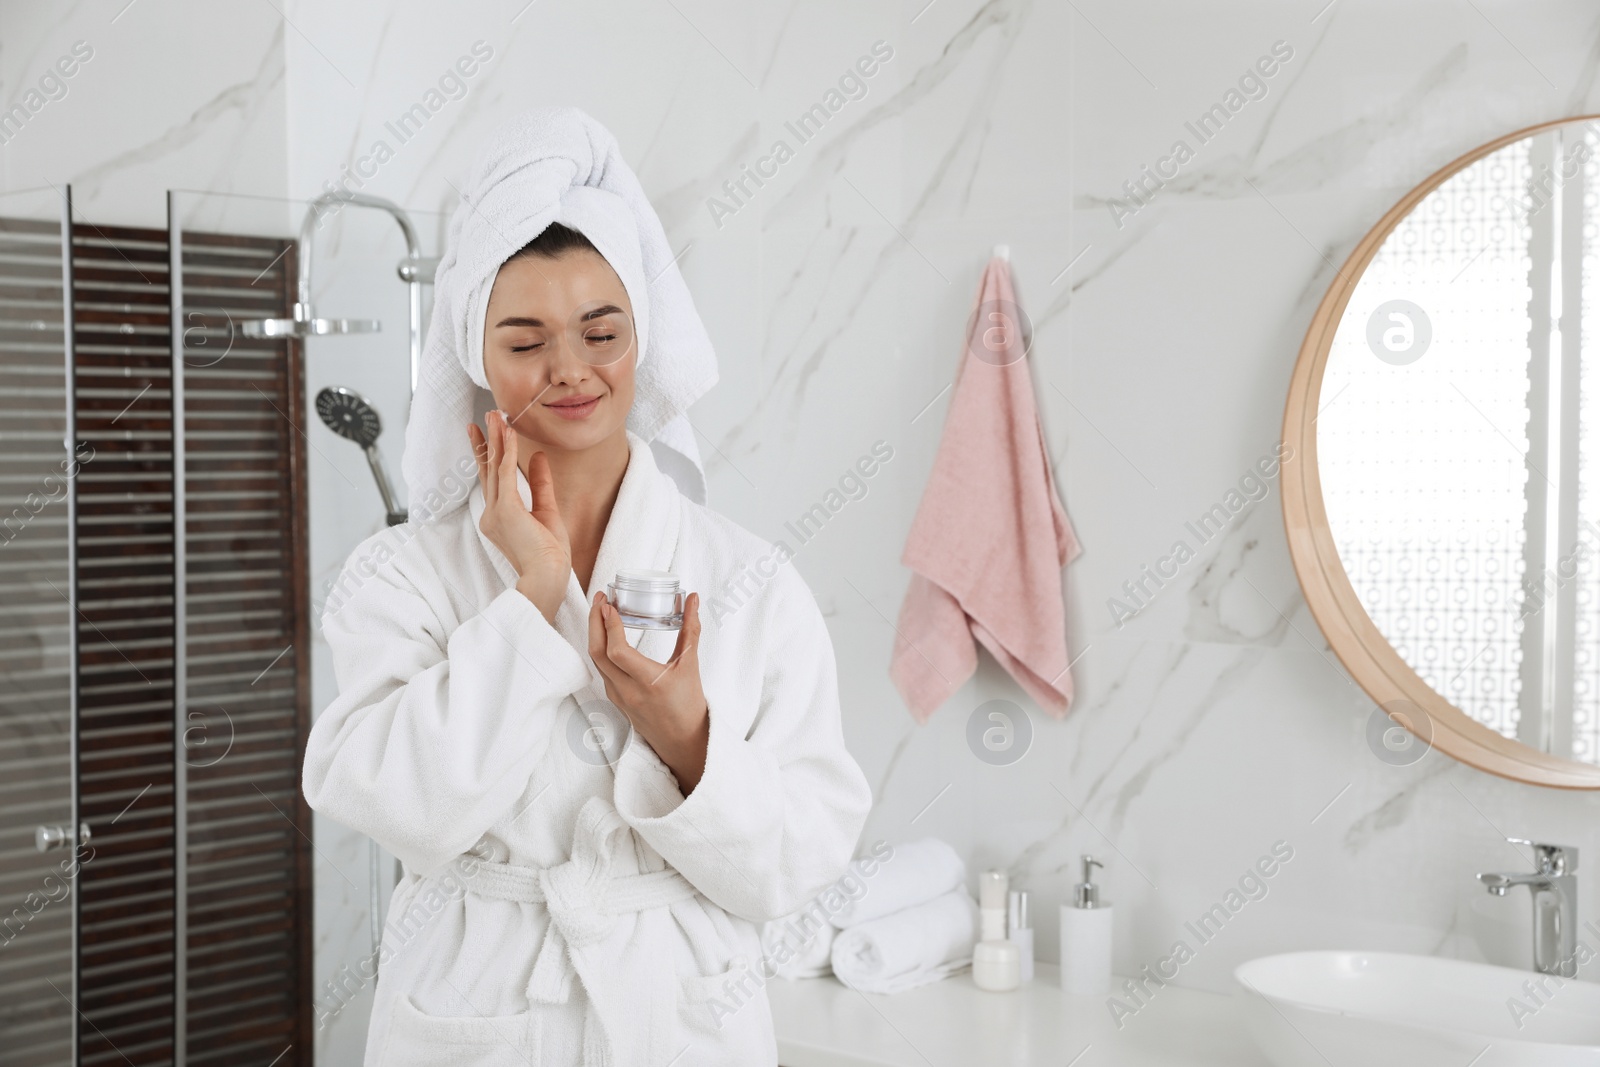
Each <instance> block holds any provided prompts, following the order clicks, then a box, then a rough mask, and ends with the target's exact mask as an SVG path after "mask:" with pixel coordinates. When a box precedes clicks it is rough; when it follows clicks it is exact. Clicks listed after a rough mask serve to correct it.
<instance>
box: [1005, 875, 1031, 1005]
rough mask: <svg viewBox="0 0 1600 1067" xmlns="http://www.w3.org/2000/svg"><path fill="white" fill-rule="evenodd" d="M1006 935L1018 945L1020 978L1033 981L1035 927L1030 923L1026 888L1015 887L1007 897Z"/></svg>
mask: <svg viewBox="0 0 1600 1067" xmlns="http://www.w3.org/2000/svg"><path fill="white" fill-rule="evenodd" d="M1006 937H1007V938H1008V939H1009V940H1011V941H1013V942H1015V943H1016V946H1017V954H1018V956H1019V957H1020V958H1019V959H1018V961H1017V978H1018V980H1020V981H1023V982H1031V981H1033V927H1032V926H1031V925H1029V919H1028V891H1027V890H1026V889H1013V890H1012V891H1011V894H1010V895H1009V896H1008V897H1007V898H1006Z"/></svg>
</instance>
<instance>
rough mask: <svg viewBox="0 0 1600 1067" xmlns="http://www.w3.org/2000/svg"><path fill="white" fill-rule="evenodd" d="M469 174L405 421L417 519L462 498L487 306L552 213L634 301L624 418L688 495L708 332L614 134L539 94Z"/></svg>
mask: <svg viewBox="0 0 1600 1067" xmlns="http://www.w3.org/2000/svg"><path fill="white" fill-rule="evenodd" d="M487 146H488V147H487V149H486V150H485V152H484V153H483V155H481V156H480V157H479V158H478V160H477V162H476V163H474V164H473V166H472V168H471V170H469V171H468V172H467V175H466V178H465V181H464V183H463V185H462V188H461V202H460V203H459V204H458V205H457V206H456V210H455V213H454V214H453V215H451V217H450V229H449V235H448V237H447V239H446V243H445V249H444V255H443V256H441V257H440V259H439V267H438V270H437V271H436V272H435V274H434V282H433V318H432V321H431V322H430V323H429V326H428V339H427V345H426V347H425V349H424V351H423V355H422V367H421V370H420V381H419V382H418V383H417V390H416V393H415V394H414V395H413V396H412V398H411V414H410V417H409V418H408V419H407V422H406V447H405V455H404V457H403V459H402V461H401V470H402V472H403V473H404V475H405V481H406V489H407V493H408V507H409V514H410V518H411V521H413V522H419V521H427V522H437V521H439V520H441V519H442V518H443V517H444V516H445V515H446V514H448V513H449V512H451V511H453V510H454V509H455V508H457V507H461V506H464V505H465V502H466V501H465V495H462V494H450V495H446V492H445V491H446V490H447V489H448V488H449V487H450V486H451V485H454V484H456V483H457V482H458V481H459V480H460V479H461V478H462V477H463V474H462V472H465V474H464V477H465V478H466V480H467V481H468V483H469V484H470V482H471V481H472V478H473V473H472V472H473V470H474V468H475V467H476V465H477V460H476V459H475V458H474V457H473V455H472V446H471V444H470V442H469V441H468V439H467V423H469V422H477V423H479V424H480V425H481V424H482V422H483V416H484V413H485V412H487V411H488V410H489V409H491V408H493V407H494V406H495V405H494V396H493V394H492V393H491V391H490V390H489V380H488V374H487V372H486V371H485V369H484V363H483V333H484V315H485V313H486V312H487V311H488V305H489V294H490V292H491V291H492V290H493V288H494V281H495V278H496V276H497V275H498V274H499V272H500V267H501V265H502V264H503V263H505V261H506V260H507V259H508V258H509V257H510V256H512V255H515V254H516V253H517V251H518V250H520V249H521V248H522V247H523V246H524V245H526V244H527V243H528V242H529V241H531V240H533V239H534V238H535V237H537V236H538V235H539V234H541V233H543V232H544V230H545V228H546V227H548V226H549V225H550V224H551V223H552V222H559V223H561V224H562V225H564V226H567V227H570V228H571V229H574V230H577V231H578V232H579V233H581V234H583V235H584V236H585V237H587V238H588V239H589V241H590V243H591V244H593V245H594V246H595V248H596V249H598V250H599V252H600V254H601V255H602V256H603V257H604V258H605V260H606V262H607V263H609V264H610V265H611V268H612V270H614V271H615V272H616V274H617V277H618V279H619V280H620V281H621V282H622V287H623V289H624V290H625V291H626V292H627V294H628V300H629V302H630V303H631V304H632V305H633V318H634V325H635V329H636V331H637V335H638V345H639V350H638V353H637V354H636V364H635V368H634V397H633V406H632V407H631V408H629V409H628V416H627V428H628V429H629V430H632V431H633V432H634V433H636V434H638V435H639V436H640V437H643V438H644V439H645V440H646V441H649V442H650V450H651V452H652V453H653V454H654V458H655V461H656V466H657V467H658V468H659V469H660V470H662V471H663V472H665V473H666V474H667V475H668V476H670V477H671V478H672V480H673V482H674V483H676V484H677V486H678V488H679V490H680V491H682V492H683V493H684V495H686V496H688V497H689V499H691V500H693V501H695V502H696V503H700V504H703V503H705V500H706V492H705V489H706V486H705V470H704V466H703V464H702V462H701V460H700V453H699V450H698V446H697V445H696V444H695V439H694V431H693V428H692V427H691V426H690V425H689V420H688V415H687V414H686V413H687V412H688V410H689V406H690V405H691V404H693V403H694V402H695V401H696V400H698V399H700V397H702V396H704V395H705V393H706V392H707V390H709V389H710V388H711V387H712V386H713V385H714V384H716V381H717V358H716V353H715V351H714V350H713V348H712V346H711V338H710V336H709V335H708V334H707V333H706V329H705V325H704V324H703V323H702V322H701V321H700V315H699V313H698V312H697V311H696V310H695V306H694V301H693V299H691V297H690V295H689V287H688V286H687V285H686V284H685V283H684V280H683V275H682V273H681V272H680V271H679V270H678V265H677V259H678V255H680V254H681V253H677V254H675V253H674V252H673V250H672V246H671V245H670V244H668V243H667V235H666V231H665V230H664V229H663V228H662V225H661V219H660V218H659V217H658V216H657V215H656V212H655V209H654V208H653V207H652V206H651V205H650V201H649V199H648V198H647V197H646V196H645V192H644V188H643V186H641V185H640V184H639V179H638V177H637V176H636V175H635V174H634V173H633V171H632V169H630V168H629V166H628V163H627V161H626V160H624V159H623V158H622V150H621V148H620V147H619V146H618V144H617V139H616V138H615V137H614V136H612V134H611V132H610V131H609V130H607V129H606V128H605V127H604V126H602V125H601V124H600V123H599V122H597V121H595V120H594V119H593V118H592V117H591V116H590V115H589V114H588V113H587V112H585V111H583V110H581V109H580V108H576V107H570V106H557V105H547V106H544V107H537V108H534V109H533V110H531V111H529V112H527V113H526V114H522V115H516V116H513V117H512V118H510V119H507V120H506V121H505V122H503V123H502V124H501V125H500V126H499V127H497V128H496V129H495V131H494V132H493V133H492V134H491V135H490V136H489V137H488V139H487Z"/></svg>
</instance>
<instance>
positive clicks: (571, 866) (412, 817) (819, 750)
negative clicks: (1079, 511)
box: [303, 108, 871, 1067]
mask: <svg viewBox="0 0 1600 1067" xmlns="http://www.w3.org/2000/svg"><path fill="white" fill-rule="evenodd" d="M491 146H492V147H491V149H490V151H489V153H488V154H487V155H486V156H485V158H484V159H483V160H482V161H481V162H480V163H479V165H478V166H477V168H475V170H474V171H473V174H472V176H471V178H470V179H469V180H468V182H467V187H466V188H465V189H464V190H463V193H462V201H463V202H462V206H461V207H460V208H459V209H458V210H457V212H456V215H455V217H454V218H453V219H452V222H451V230H450V236H449V246H448V248H447V250H446V254H445V256H444V257H443V259H442V261H441V263H440V267H439V273H438V278H437V280H436V297H435V307H434V321H433V323H432V326H431V327H430V337H429V349H428V357H429V358H428V363H427V368H426V371H425V373H424V376H423V378H424V380H423V382H422V383H421V385H419V388H418V391H417V395H416V397H415V398H414V400H413V408H412V415H411V422H410V424H409V425H408V428H407V438H406V463H405V469H406V474H407V481H408V484H409V488H410V491H411V501H412V512H411V519H412V521H411V522H409V523H406V524H405V525H403V526H399V527H394V528H391V529H387V530H384V531H382V532H380V533H378V534H375V535H374V536H373V537H371V538H368V539H367V540H366V541H365V542H363V543H362V545H360V546H358V547H357V549H356V550H355V552H354V553H352V554H351V557H350V560H349V561H348V562H347V563H346V567H345V574H344V575H343V576H342V578H341V586H347V587H350V588H351V589H352V590H353V591H351V592H349V595H348V596H347V597H346V598H345V599H344V600H342V601H341V603H340V604H339V606H338V607H337V609H336V610H331V611H325V612H324V615H323V619H322V627H323V632H324V635H325V636H326V638H327V640H328V644H329V646H330V648H331V649H332V654H333V663H334V671H335V675H336V677H337V680H338V685H339V695H338V698H337V699H336V700H335V701H334V702H333V703H332V704H331V705H329V707H328V708H327V709H326V710H325V711H324V712H323V713H322V714H321V716H320V717H319V718H318V719H317V721H316V724H315V725H314V727H313V729H312V732H311V736H310V738H309V740H308V743H307V747H306V760H305V771H304V782H303V785H304V789H305V794H306V798H307V800H308V802H309V803H310V805H311V807H312V808H314V809H316V810H317V811H320V812H322V813H323V814H325V815H328V816H330V817H332V818H334V819H337V820H339V821H340V822H343V823H345V824H346V825H348V826H351V827H354V828H355V829H357V830H360V831H362V832H363V833H366V834H368V835H370V836H371V837H373V838H374V839H375V840H376V841H378V842H379V843H380V844H382V845H383V846H384V847H385V848H387V849H389V851H391V852H392V853H394V854H395V855H396V856H397V857H399V859H400V860H401V862H402V864H403V868H404V877H403V878H402V880H401V882H400V884H399V885H398V886H397V887H396V889H395V892H394V896H393V898H392V901H391V905H390V918H389V921H388V923H387V924H386V927H385V931H384V939H383V948H382V952H381V954H380V957H379V962H380V970H379V978H378V984H377V991H376V997H375V1000H374V1004H373V1014H372V1022H371V1026H370V1030H369V1033H368V1040H367V1053H366V1060H365V1062H366V1063H367V1064H384V1065H386V1067H392V1065H408V1064H418V1065H421V1064H430V1065H432V1064H442V1063H450V1064H485V1065H500V1064H507V1065H510V1064H541V1065H557V1064H583V1065H585V1067H589V1065H595V1064H614V1065H633V1064H640V1065H644V1064H653V1065H660V1067H665V1065H666V1064H669V1063H677V1064H680V1065H688V1064H696V1065H702V1064H730V1065H731V1064H740V1065H750V1064H775V1063H776V1059H777V1051H776V1042H775V1040H774V1036H773V1032H772V1022H771V1016H770V1012H769V1010H768V1006H767V1002H766V996H765V992H764V988H763V986H764V982H765V980H766V979H767V978H769V977H770V976H771V974H772V970H773V967H774V966H775V964H776V963H778V962H782V961H781V960H777V959H774V960H772V961H763V960H762V959H761V953H760V939H759V932H758V927H759V924H760V923H762V922H764V921H766V920H769V919H775V918H779V917H782V916H785V915H788V914H790V913H792V912H794V911H796V910H797V909H799V908H800V907H801V906H803V905H804V904H805V903H806V901H807V900H808V899H809V898H811V897H812V896H814V895H815V894H816V893H818V892H819V891H821V890H822V889H824V888H826V887H827V886H828V885H829V884H830V883H831V882H833V881H834V880H835V879H837V878H838V877H839V876H840V875H841V874H842V873H843V872H844V870H845V867H846V865H847V864H848V862H849V859H850V856H851V854H852V852H853V851H854V848H855V844H856V840H857V837H858V835H859V833H860V831H861V827H862V825H863V823H864V821H865V818H866V813H867V809H868V807H869V806H870V803H871V793H870V789H869V788H868V786H867V783H866V780H865V778H864V777H863V775H862V773H861V770H860V768H859V767H858V766H857V765H856V763H855V762H854V760H852V759H851V757H850V755H849V753H848V752H847V751H846V750H845V747H844V743H843V737H842V733H841V729H840V723H839V706H838V692H837V683H836V674H835V663H834V657H833V651H832V647H831V645H830V643H829V639H828V634H827V629H826V626H825V624H824V622H823V620H822V617H821V613H820V612H819V611H818V610H817V606H816V603H815V600H814V599H813V598H812V595H811V593H810V591H809V589H808V588H807V587H806V584H805V582H804V580H803V579H802V578H801V577H800V576H799V574H798V572H797V571H796V570H795V569H794V567H793V566H792V565H791V564H789V563H788V562H787V560H786V559H785V561H784V562H783V563H781V564H780V565H778V566H776V567H772V566H770V565H769V564H770V561H771V560H772V559H773V558H774V552H773V546H771V545H769V544H768V543H767V542H765V541H763V540H762V539H760V538H758V537H756V536H754V535H752V534H750V533H748V532H746V531H745V530H743V529H741V528H740V527H738V526H737V525H735V524H734V523H732V522H731V521H729V520H728V519H726V518H724V517H722V516H720V515H718V514H717V513H715V512H713V511H711V510H709V509H707V508H706V507H704V506H703V505H702V504H700V503H697V502H695V501H694V500H691V499H688V498H687V497H686V496H685V495H684V493H685V491H687V492H695V491H696V490H697V488H699V487H701V486H703V481H700V480H698V478H699V477H703V476H701V475H700V472H699V470H698V456H697V454H696V453H695V451H694V447H693V438H692V436H689V435H688V434H686V433H683V432H682V431H683V428H684V426H685V423H684V422H683V413H684V410H685V409H686V408H687V405H688V403H690V402H692V400H693V399H694V398H695V397H696V396H698V395H699V394H700V393H701V392H703V391H704V390H705V389H706V388H709V385H710V383H711V382H712V381H714V380H715V373H714V363H710V366H711V368H712V373H711V375H710V376H709V377H708V376H707V375H706V374H705V366H706V365H707V363H709V361H710V359H711V356H710V347H709V342H708V341H707V340H706V339H705V337H704V332H703V328H702V327H701V326H700V323H699V319H698V316H697V315H696V314H695V313H694V310H693V305H692V302H690V301H689V299H688V293H687V289H686V288H685V287H684V286H683V284H682V278H681V275H679V274H678V272H677V268H676V266H675V265H674V264H673V262H672V252H671V249H670V248H669V247H668V246H667V244H666V239H665V234H664V232H663V231H662V228H661V225H660V222H659V220H658V219H657V218H656V217H655V214H654V211H653V210H652V209H651V208H650V207H649V204H648V201H647V200H645V198H644V196H643V193H642V190H641V189H640V188H639V187H638V182H637V179H635V178H634V176H633V175H632V173H631V171H629V170H628V169H627V167H626V164H624V163H623V162H622V160H621V157H620V153H618V151H617V149H616V142H615V140H614V139H612V138H611V137H610V134H609V133H607V132H606V131H605V130H604V128H603V127H600V126H599V125H598V124H597V123H595V122H594V121H593V120H592V119H590V118H589V117H588V116H587V115H585V114H583V112H581V111H578V110H577V109H574V108H547V109H542V110H540V111H536V112H533V113H531V114H530V115H527V116H523V117H522V118H520V119H518V120H516V121H515V122H513V123H511V124H510V125H508V126H507V127H506V128H504V129H502V130H501V131H498V133H497V134H496V136H495V137H494V138H493V139H492V141H491ZM474 385H475V386H477V390H476V391H475V390H474V389H473V388H472V387H473V386H474ZM487 408H492V409H493V410H489V411H488V412H487V417H486V419H485V420H484V425H483V426H481V427H480V426H479V425H478V422H477V419H476V418H475V417H472V416H471V415H468V417H467V418H463V419H461V420H460V421H458V422H455V427H456V433H457V434H458V435H464V436H465V437H466V438H467V439H466V440H463V439H462V436H456V437H455V441H456V444H455V445H454V446H451V445H448V444H446V443H445V427H446V425H447V424H448V423H449V422H451V421H452V420H453V419H455V418H456V417H458V416H460V415H463V414H466V413H468V412H471V411H477V410H484V409H487ZM636 427H637V428H636ZM641 430H645V431H648V433H642V432H640V431H641ZM656 434H659V435H660V437H661V438H662V439H663V440H666V439H670V440H672V441H675V442H676V444H675V445H663V447H662V448H661V449H660V450H659V458H660V460H661V463H660V464H658V462H657V459H658V452H657V450H655V449H653V448H652V440H651V437H652V436H654V435H656ZM656 443H657V444H661V443H662V442H661V441H657V442H656ZM469 449H470V451H471V452H472V453H473V454H474V456H475V460H474V462H475V463H476V467H477V474H478V479H477V482H476V484H474V485H473V486H472V489H471V492H470V496H469V499H468V500H467V501H465V503H464V505H463V504H462V502H460V501H452V500H450V499H448V498H442V497H441V495H440V493H439V491H438V488H439V487H440V486H441V485H443V484H445V483H446V482H448V480H449V478H450V471H451V469H452V468H454V469H459V467H456V466H455V464H456V463H458V461H459V459H460V458H461V457H463V456H464V454H465V451H466V450H469ZM663 466H666V467H668V470H669V471H671V472H673V473H668V471H664V470H663ZM441 499H443V501H444V502H443V503H442V504H441V503H439V501H440V500H441ZM778 558H780V559H781V558H784V557H782V556H779V557H778ZM636 568H638V569H654V570H669V571H672V572H673V573H675V574H677V575H678V576H679V578H680V580H681V582H682V584H683V587H684V588H685V589H688V590H691V591H692V592H691V594H690V595H689V596H688V598H687V603H686V605H685V612H684V622H683V626H682V629H681V630H680V631H679V632H678V633H676V634H673V633H672V632H671V631H640V630H634V629H624V628H623V626H622V624H621V620H620V619H619V617H618V615H617V613H616V610H615V607H614V606H613V605H612V604H610V603H609V602H608V599H607V597H606V594H605V592H604V586H605V585H606V584H607V583H609V582H610V580H611V579H612V577H613V576H614V575H615V573H616V571H617V570H618V569H636ZM752 573H754V574H757V575H760V578H759V579H758V580H757V582H756V583H755V586H756V587H755V588H754V589H753V590H752V589H751V588H750V584H749V582H748V578H749V575H750V574H752ZM735 587H737V588H740V589H742V590H743V591H742V592H741V593H739V594H738V599H737V602H736V606H735V607H734V608H732V609H729V610H726V611H718V612H715V613H709V614H712V615H713V617H712V618H710V619H709V620H708V619H707V618H706V617H705V616H706V615H707V614H708V613H706V612H702V611H701V610H700V608H701V596H700V593H701V592H708V593H710V594H711V595H712V596H713V597H720V595H721V594H722V592H723V591H725V590H729V589H732V588H735ZM720 603H721V601H720V600H719V604H720Z"/></svg>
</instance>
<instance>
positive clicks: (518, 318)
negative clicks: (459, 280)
mask: <svg viewBox="0 0 1600 1067" xmlns="http://www.w3.org/2000/svg"><path fill="white" fill-rule="evenodd" d="M620 314H622V309H621V308H619V307H617V305H615V304H602V305H601V306H600V307H597V308H595V309H594V310H593V311H586V312H584V314H583V319H584V321H585V322H587V321H588V320H590V319H597V318H599V317H600V316H601V315H620ZM494 326H495V329H497V330H498V329H499V328H500V327H502V326H533V327H536V328H543V326H544V320H543V319H534V318H528V317H526V316H522V315H513V316H511V317H510V318H507V319H501V320H500V321H499V322H497V323H495V324H494Z"/></svg>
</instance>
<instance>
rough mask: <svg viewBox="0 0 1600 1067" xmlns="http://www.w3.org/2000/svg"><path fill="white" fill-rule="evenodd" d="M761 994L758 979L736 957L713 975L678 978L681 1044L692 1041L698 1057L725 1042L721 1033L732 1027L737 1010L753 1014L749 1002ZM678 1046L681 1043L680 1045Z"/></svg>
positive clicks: (744, 961)
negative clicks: (747, 1010)
mask: <svg viewBox="0 0 1600 1067" xmlns="http://www.w3.org/2000/svg"><path fill="white" fill-rule="evenodd" d="M760 995H762V994H761V981H760V978H759V976H757V975H756V974H755V972H754V971H753V970H752V969H751V966H750V958H749V957H748V956H744V955H738V956H735V957H733V959H731V960H730V961H728V966H727V968H726V969H725V970H722V971H718V972H717V973H715V974H705V975H699V974H694V975H680V976H679V977H678V1026H679V1027H680V1029H681V1030H682V1031H683V1036H682V1041H693V1042H694V1043H695V1045H696V1046H697V1047H698V1048H699V1049H700V1050H701V1052H702V1053H704V1052H705V1051H707V1050H708V1049H710V1048H713V1047H716V1046H718V1045H719V1044H721V1043H722V1042H723V1041H725V1040H726V1036H727V1035H726V1034H724V1031H725V1030H727V1029H728V1028H730V1027H733V1026H735V1025H736V1023H737V1020H738V1017H739V1015H740V1012H741V1009H749V1010H750V1011H751V1013H752V1014H754V1013H755V1010H756V1009H755V1006H754V1005H752V1004H750V1003H749V1002H750V999H751V998H752V997H754V996H760ZM680 1044H681V1042H680Z"/></svg>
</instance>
